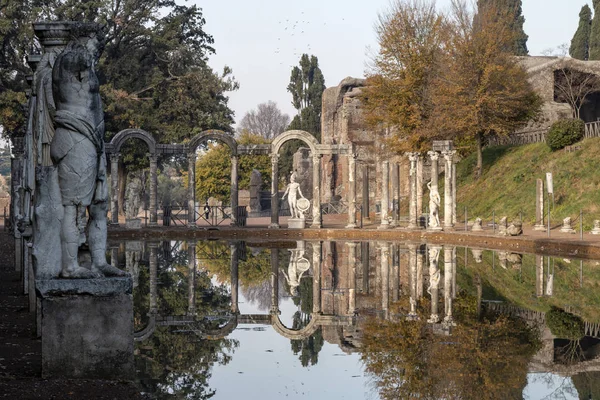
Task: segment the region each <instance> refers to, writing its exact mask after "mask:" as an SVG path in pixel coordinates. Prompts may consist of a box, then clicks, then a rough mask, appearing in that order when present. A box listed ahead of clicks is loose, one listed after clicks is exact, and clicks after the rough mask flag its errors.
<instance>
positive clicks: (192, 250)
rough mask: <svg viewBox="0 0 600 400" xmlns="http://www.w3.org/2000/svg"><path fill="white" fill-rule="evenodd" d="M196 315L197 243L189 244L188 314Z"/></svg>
mask: <svg viewBox="0 0 600 400" xmlns="http://www.w3.org/2000/svg"><path fill="white" fill-rule="evenodd" d="M195 313H196V242H188V314H189V315H194V314H195Z"/></svg>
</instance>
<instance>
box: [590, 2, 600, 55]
mask: <svg viewBox="0 0 600 400" xmlns="http://www.w3.org/2000/svg"><path fill="white" fill-rule="evenodd" d="M592 5H593V6H594V18H593V19H592V27H591V30H590V57H589V59H590V60H600V0H592Z"/></svg>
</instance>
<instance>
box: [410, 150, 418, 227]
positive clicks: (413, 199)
mask: <svg viewBox="0 0 600 400" xmlns="http://www.w3.org/2000/svg"><path fill="white" fill-rule="evenodd" d="M418 158H419V153H408V160H409V161H410V182H409V185H410V190H409V194H408V199H409V200H408V228H409V229H415V228H416V227H417V226H418V225H417V159H418Z"/></svg>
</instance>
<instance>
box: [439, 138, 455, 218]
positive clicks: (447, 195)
mask: <svg viewBox="0 0 600 400" xmlns="http://www.w3.org/2000/svg"><path fill="white" fill-rule="evenodd" d="M455 153H456V150H444V151H442V154H443V155H444V159H445V160H446V168H445V173H444V178H445V180H444V229H446V230H452V229H453V228H454V224H453V223H452V210H453V208H454V207H453V205H454V200H453V199H452V193H453V191H452V164H453V163H452V158H453V157H454V154H455Z"/></svg>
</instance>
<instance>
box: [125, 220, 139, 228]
mask: <svg viewBox="0 0 600 400" xmlns="http://www.w3.org/2000/svg"><path fill="white" fill-rule="evenodd" d="M125 227H126V228H127V229H142V220H141V219H140V218H127V219H126V220H125Z"/></svg>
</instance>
